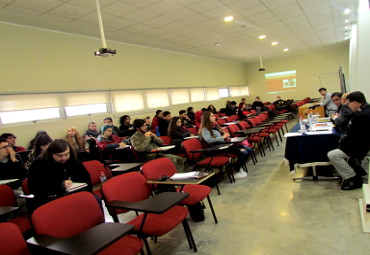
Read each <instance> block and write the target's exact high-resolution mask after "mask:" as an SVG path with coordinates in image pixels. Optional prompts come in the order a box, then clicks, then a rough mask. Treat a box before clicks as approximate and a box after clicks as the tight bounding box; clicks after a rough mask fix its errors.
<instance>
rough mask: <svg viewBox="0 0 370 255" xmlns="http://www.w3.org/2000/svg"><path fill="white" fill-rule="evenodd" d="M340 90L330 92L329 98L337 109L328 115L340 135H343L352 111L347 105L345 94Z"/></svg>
mask: <svg viewBox="0 0 370 255" xmlns="http://www.w3.org/2000/svg"><path fill="white" fill-rule="evenodd" d="M348 94H349V93H345V94H342V93H340V92H334V93H333V94H331V100H332V101H333V103H334V104H335V105H336V106H337V107H338V109H337V111H336V112H335V113H333V114H332V115H331V116H330V119H331V120H332V121H333V123H334V125H335V127H336V128H337V129H338V130H339V132H340V135H341V137H343V136H344V134H345V133H346V130H347V126H348V123H349V121H350V120H351V118H352V116H353V111H352V110H351V108H349V106H348V102H347V95H348Z"/></svg>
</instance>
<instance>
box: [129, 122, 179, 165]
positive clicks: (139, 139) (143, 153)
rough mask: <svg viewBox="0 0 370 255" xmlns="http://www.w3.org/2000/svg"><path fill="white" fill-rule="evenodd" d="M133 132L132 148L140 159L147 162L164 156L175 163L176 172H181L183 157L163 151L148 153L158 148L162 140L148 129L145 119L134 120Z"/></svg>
mask: <svg viewBox="0 0 370 255" xmlns="http://www.w3.org/2000/svg"><path fill="white" fill-rule="evenodd" d="M133 125H134V128H135V130H136V132H135V134H134V135H133V136H131V143H132V146H133V147H134V149H135V150H136V151H137V152H138V154H139V156H140V159H141V161H143V162H148V161H150V160H152V159H155V158H158V157H166V158H169V159H171V161H172V162H173V163H174V164H175V166H176V169H177V171H178V172H182V171H183V169H184V159H183V158H181V157H178V156H175V155H172V154H164V153H150V152H152V150H155V149H158V148H159V146H160V145H162V144H163V141H162V140H161V139H160V138H159V137H157V136H156V135H155V134H154V133H153V132H151V131H148V128H147V126H146V123H145V120H143V119H136V120H134V123H133Z"/></svg>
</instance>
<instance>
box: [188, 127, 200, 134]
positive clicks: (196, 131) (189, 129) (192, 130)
mask: <svg viewBox="0 0 370 255" xmlns="http://www.w3.org/2000/svg"><path fill="white" fill-rule="evenodd" d="M188 131H189V132H190V133H192V134H193V135H198V129H196V128H194V127H189V128H188Z"/></svg>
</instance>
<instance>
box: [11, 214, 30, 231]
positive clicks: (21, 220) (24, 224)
mask: <svg viewBox="0 0 370 255" xmlns="http://www.w3.org/2000/svg"><path fill="white" fill-rule="evenodd" d="M9 222H11V223H14V224H15V225H17V226H18V228H19V230H20V231H21V232H22V233H26V232H28V231H30V230H31V229H32V226H31V222H30V219H29V217H28V216H26V215H23V216H19V217H17V218H14V219H11V220H9Z"/></svg>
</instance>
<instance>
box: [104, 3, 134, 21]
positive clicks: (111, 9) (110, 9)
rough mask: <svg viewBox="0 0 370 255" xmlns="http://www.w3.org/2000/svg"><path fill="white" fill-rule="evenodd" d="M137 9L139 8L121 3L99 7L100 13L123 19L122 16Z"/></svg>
mask: <svg viewBox="0 0 370 255" xmlns="http://www.w3.org/2000/svg"><path fill="white" fill-rule="evenodd" d="M138 9H139V8H138V7H136V6H134V5H131V4H126V3H122V2H120V1H118V2H114V3H112V4H108V5H106V6H104V7H101V11H102V13H108V14H110V15H114V16H117V17H124V15H126V14H128V13H130V12H133V11H135V10H138Z"/></svg>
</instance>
